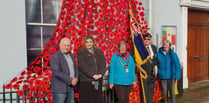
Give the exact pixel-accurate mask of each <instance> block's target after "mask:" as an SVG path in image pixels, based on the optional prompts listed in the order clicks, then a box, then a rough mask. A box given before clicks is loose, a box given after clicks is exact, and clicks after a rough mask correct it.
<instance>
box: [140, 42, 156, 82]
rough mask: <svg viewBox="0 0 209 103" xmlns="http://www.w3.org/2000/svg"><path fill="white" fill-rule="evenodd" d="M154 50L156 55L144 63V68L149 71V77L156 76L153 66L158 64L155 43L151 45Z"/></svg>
mask: <svg viewBox="0 0 209 103" xmlns="http://www.w3.org/2000/svg"><path fill="white" fill-rule="evenodd" d="M151 47H152V51H153V53H154V57H153V58H152V59H151V58H150V60H148V61H147V62H146V63H145V64H143V65H142V68H143V69H144V70H145V71H146V72H147V75H148V79H147V80H149V79H151V78H152V77H154V78H155V76H154V74H153V68H154V66H157V47H156V46H154V45H151Z"/></svg>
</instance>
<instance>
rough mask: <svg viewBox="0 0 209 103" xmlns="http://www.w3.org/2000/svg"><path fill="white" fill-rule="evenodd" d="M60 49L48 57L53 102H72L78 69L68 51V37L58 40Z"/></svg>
mask: <svg viewBox="0 0 209 103" xmlns="http://www.w3.org/2000/svg"><path fill="white" fill-rule="evenodd" d="M59 47H60V50H58V51H57V52H56V53H55V54H53V55H52V56H51V58H50V65H51V69H52V80H51V86H52V87H51V88H52V93H53V100H54V103H74V87H75V86H76V84H77V82H78V69H77V66H76V63H75V60H74V57H73V54H72V53H71V52H70V39H69V38H63V39H61V41H60V45H59Z"/></svg>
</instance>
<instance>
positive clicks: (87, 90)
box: [79, 80, 104, 103]
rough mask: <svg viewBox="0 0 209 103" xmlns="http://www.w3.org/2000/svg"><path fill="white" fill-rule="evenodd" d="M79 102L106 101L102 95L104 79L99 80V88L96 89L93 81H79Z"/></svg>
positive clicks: (99, 102) (96, 102) (100, 102)
mask: <svg viewBox="0 0 209 103" xmlns="http://www.w3.org/2000/svg"><path fill="white" fill-rule="evenodd" d="M79 103H104V99H103V95H102V80H99V89H98V90H96V89H95V88H94V85H93V84H92V82H82V81H81V82H80V83H79Z"/></svg>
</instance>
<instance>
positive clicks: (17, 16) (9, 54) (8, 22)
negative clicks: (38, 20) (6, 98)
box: [0, 0, 27, 92]
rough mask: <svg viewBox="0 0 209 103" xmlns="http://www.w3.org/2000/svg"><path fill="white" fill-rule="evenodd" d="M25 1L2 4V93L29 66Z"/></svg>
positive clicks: (0, 61) (10, 1) (2, 2)
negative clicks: (3, 86) (8, 83)
mask: <svg viewBox="0 0 209 103" xmlns="http://www.w3.org/2000/svg"><path fill="white" fill-rule="evenodd" d="M25 26H26V24H25V0H1V2H0V30H1V34H0V47H1V49H0V92H1V91H2V85H3V84H4V83H7V82H9V81H10V80H11V79H13V77H16V76H18V74H19V73H20V72H21V71H22V70H24V69H25V68H26V66H27V53H26V27H25Z"/></svg>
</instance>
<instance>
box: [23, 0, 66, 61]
mask: <svg viewBox="0 0 209 103" xmlns="http://www.w3.org/2000/svg"><path fill="white" fill-rule="evenodd" d="M61 5H62V0H26V23H27V24H26V25H27V26H26V27H27V57H28V64H30V63H31V62H32V61H33V60H34V59H35V58H36V57H37V56H38V55H39V54H40V53H41V51H42V50H43V48H44V46H45V45H46V44H47V42H48V41H49V39H50V37H51V35H52V33H53V31H54V28H55V26H56V22H57V19H58V16H59V12H60V8H61Z"/></svg>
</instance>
